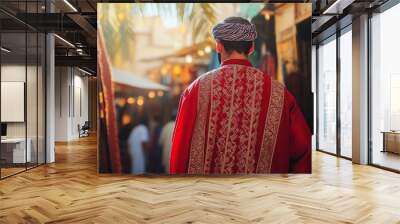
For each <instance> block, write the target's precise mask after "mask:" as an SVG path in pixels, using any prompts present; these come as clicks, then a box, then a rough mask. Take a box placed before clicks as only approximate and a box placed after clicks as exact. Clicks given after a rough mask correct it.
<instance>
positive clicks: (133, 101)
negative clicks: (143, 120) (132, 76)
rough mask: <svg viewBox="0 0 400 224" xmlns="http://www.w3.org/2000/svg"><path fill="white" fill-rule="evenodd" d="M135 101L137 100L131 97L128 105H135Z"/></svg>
mask: <svg viewBox="0 0 400 224" xmlns="http://www.w3.org/2000/svg"><path fill="white" fill-rule="evenodd" d="M135 101H136V100H135V98H133V97H129V98H128V100H127V102H128V104H130V105H132V104H134V103H135Z"/></svg>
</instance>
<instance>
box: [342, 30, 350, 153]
mask: <svg viewBox="0 0 400 224" xmlns="http://www.w3.org/2000/svg"><path fill="white" fill-rule="evenodd" d="M349 28H350V29H349V30H348V31H347V32H345V33H343V34H342V35H341V36H340V51H339V52H340V154H341V156H344V157H348V158H351V157H352V148H351V145H352V96H353V95H352V74H353V73H352V32H351V27H349Z"/></svg>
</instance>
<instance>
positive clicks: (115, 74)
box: [112, 69, 169, 91]
mask: <svg viewBox="0 0 400 224" xmlns="http://www.w3.org/2000/svg"><path fill="white" fill-rule="evenodd" d="M112 79H113V82H116V83H119V84H123V85H128V86H132V87H136V88H141V89H151V90H165V91H168V90H169V88H168V87H167V86H164V85H161V84H160V83H156V82H154V81H152V80H149V79H146V78H145V77H142V76H139V75H136V74H134V73H131V72H127V71H122V70H118V69H113V70H112Z"/></svg>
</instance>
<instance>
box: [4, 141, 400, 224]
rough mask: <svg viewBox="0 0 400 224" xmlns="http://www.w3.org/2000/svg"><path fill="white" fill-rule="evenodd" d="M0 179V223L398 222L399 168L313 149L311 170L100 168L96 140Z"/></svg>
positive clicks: (65, 146)
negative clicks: (180, 173) (226, 172)
mask: <svg viewBox="0 0 400 224" xmlns="http://www.w3.org/2000/svg"><path fill="white" fill-rule="evenodd" d="M56 149H57V150H56V151H57V154H56V155H57V162H56V163H55V164H51V165H47V166H42V167H39V168H36V169H34V170H30V171H28V172H26V173H22V174H20V175H17V176H14V177H11V178H8V179H5V180H3V181H0V223H44V222H48V223H374V224H375V223H400V175H398V174H395V173H390V172H387V171H383V170H380V169H377V168H373V167H368V166H359V165H352V164H351V162H350V161H347V160H343V159H337V158H335V157H333V156H330V155H326V154H322V153H314V155H313V174H312V175H289V176H285V175H271V176H252V177H210V178H199V177H187V178H183V177H162V178H154V177H130V176H99V175H97V173H96V142H95V139H94V138H85V139H84V140H81V141H76V142H71V143H69V144H57V148H56Z"/></svg>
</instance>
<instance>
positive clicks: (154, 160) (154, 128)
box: [147, 114, 164, 173]
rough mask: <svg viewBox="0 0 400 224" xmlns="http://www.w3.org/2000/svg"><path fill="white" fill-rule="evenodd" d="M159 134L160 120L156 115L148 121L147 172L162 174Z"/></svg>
mask: <svg viewBox="0 0 400 224" xmlns="http://www.w3.org/2000/svg"><path fill="white" fill-rule="evenodd" d="M160 133H161V118H160V116H159V115H158V114H154V115H152V116H151V118H150V121H149V134H150V141H149V148H148V151H147V172H148V173H163V172H164V170H163V167H162V149H161V147H160V145H159V144H158V142H159V138H160Z"/></svg>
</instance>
